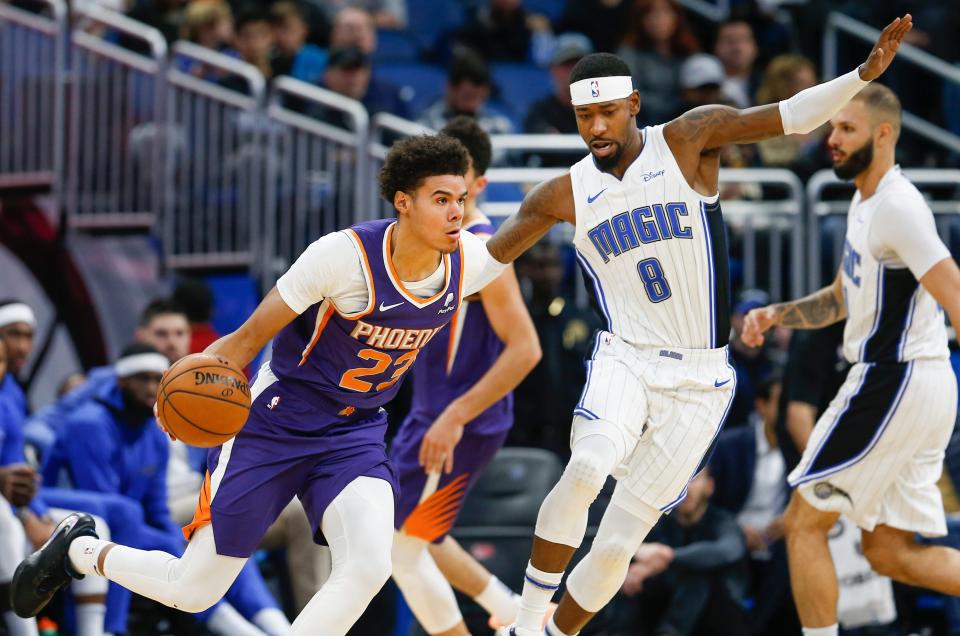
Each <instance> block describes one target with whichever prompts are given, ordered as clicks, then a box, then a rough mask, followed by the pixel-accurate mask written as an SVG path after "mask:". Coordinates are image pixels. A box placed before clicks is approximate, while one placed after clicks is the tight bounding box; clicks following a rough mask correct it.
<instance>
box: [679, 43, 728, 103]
mask: <svg viewBox="0 0 960 636" xmlns="http://www.w3.org/2000/svg"><path fill="white" fill-rule="evenodd" d="M723 80H724V74H723V65H722V64H721V63H720V60H718V59H717V58H715V57H714V56H712V55H707V54H706V53H697V54H695V55H691V56H690V57H688V58H687V59H686V60H685V61H684V62H683V65H682V66H681V67H680V80H679V86H680V103H681V106H680V108H681V110H682V111H688V110H690V109H692V108H696V107H697V106H705V105H707V104H719V103H722V102H723V99H722V96H721V94H720V87H721V85H722V84H723Z"/></svg>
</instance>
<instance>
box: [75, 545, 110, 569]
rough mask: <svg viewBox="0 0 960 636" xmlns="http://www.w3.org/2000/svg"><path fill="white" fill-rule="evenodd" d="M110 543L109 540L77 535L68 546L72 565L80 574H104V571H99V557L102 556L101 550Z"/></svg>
mask: <svg viewBox="0 0 960 636" xmlns="http://www.w3.org/2000/svg"><path fill="white" fill-rule="evenodd" d="M108 545H110V542H109V541H103V540H101V539H94V538H93V537H77V538H76V539H74V540H73V541H71V542H70V547H69V548H67V556H68V558H69V559H70V565H72V566H73V569H74V570H76V571H77V572H79V573H80V574H95V575H97V576H103V573H102V572H98V571H97V559H99V558H100V552H101V551H103V549H104V548H105V547H106V546H108Z"/></svg>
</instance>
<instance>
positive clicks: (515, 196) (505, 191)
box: [483, 183, 523, 203]
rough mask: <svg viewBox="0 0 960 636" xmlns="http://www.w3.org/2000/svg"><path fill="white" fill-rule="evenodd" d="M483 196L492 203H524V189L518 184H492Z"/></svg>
mask: <svg viewBox="0 0 960 636" xmlns="http://www.w3.org/2000/svg"><path fill="white" fill-rule="evenodd" d="M483 196H484V200H486V201H489V202H491V203H497V202H501V201H507V202H509V201H523V189H521V188H520V186H519V185H517V184H516V183H491V184H489V185H488V186H487V189H486V190H484V191H483Z"/></svg>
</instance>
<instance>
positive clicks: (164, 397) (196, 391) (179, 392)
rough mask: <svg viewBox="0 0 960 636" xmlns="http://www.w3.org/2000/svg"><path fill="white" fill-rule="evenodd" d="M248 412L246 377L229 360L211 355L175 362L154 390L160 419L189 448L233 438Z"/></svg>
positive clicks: (248, 388)
mask: <svg viewBox="0 0 960 636" xmlns="http://www.w3.org/2000/svg"><path fill="white" fill-rule="evenodd" d="M249 412H250V386H249V384H248V383H247V376H246V375H244V373H243V371H241V370H240V369H238V368H237V366H236V365H234V364H233V363H231V362H230V361H229V360H226V359H225V358H221V357H220V356H217V355H213V354H209V353H195V354H192V355H189V356H186V357H184V358H182V359H180V360H179V361H177V363H176V364H174V365H173V366H171V367H170V368H169V369H167V372H166V373H165V374H164V376H163V380H162V381H161V382H160V389H159V391H158V392H157V416H158V417H159V418H160V423H161V424H163V426H164V428H166V429H167V430H168V431H170V432H171V433H172V434H173V435H174V436H175V437H176V438H177V439H179V440H182V441H183V442H184V443H186V444H190V445H191V446H198V447H201V448H210V447H212V446H219V445H220V444H223V443H224V442H226V441H227V440H229V439H232V438H233V437H234V436H235V435H236V434H237V433H239V432H240V429H241V428H243V425H244V424H245V423H246V421H247V415H248V414H249Z"/></svg>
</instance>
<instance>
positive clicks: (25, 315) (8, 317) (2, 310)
mask: <svg viewBox="0 0 960 636" xmlns="http://www.w3.org/2000/svg"><path fill="white" fill-rule="evenodd" d="M15 322H25V323H27V324H28V325H30V326H31V327H36V326H37V318H36V316H34V315H33V310H32V309H30V306H29V305H25V304H23V303H10V304H9V305H4V306H3V307H0V327H6V326H7V325H12V324H13V323H15Z"/></svg>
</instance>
